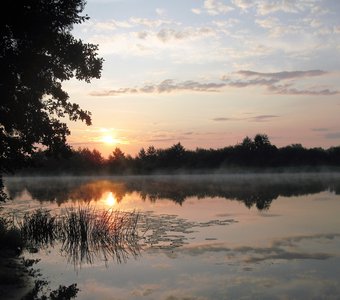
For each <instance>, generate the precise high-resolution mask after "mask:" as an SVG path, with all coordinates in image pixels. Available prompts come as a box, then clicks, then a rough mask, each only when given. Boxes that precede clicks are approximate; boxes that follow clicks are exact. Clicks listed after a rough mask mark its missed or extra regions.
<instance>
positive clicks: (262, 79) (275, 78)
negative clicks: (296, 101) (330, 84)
mask: <svg viewBox="0 0 340 300" xmlns="http://www.w3.org/2000/svg"><path fill="white" fill-rule="evenodd" d="M235 74H236V75H239V76H241V77H243V78H241V79H233V78H232V77H230V76H226V75H225V76H222V78H221V80H222V81H224V82H226V83H227V85H228V86H232V87H238V88H243V87H248V86H264V87H266V88H267V89H268V91H270V92H271V93H274V94H280V95H310V96H318V95H322V96H329V95H335V94H338V93H339V91H336V90H330V89H323V90H318V89H315V88H313V87H311V88H310V89H303V90H300V89H297V88H295V87H294V86H293V83H292V82H289V83H284V81H285V80H292V79H297V78H308V77H315V76H322V75H325V74H328V73H327V72H325V71H322V70H309V71H291V72H287V71H284V72H275V73H261V72H254V71H244V70H243V71H238V72H236V73H235Z"/></svg>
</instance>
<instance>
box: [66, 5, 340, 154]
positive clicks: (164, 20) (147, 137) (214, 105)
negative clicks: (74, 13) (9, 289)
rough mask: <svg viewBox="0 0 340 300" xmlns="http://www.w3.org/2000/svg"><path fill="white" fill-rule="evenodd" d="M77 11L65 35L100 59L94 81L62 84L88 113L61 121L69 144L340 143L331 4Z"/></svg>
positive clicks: (339, 77) (335, 8) (336, 12)
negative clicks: (261, 136)
mask: <svg viewBox="0 0 340 300" xmlns="http://www.w3.org/2000/svg"><path fill="white" fill-rule="evenodd" d="M84 13H85V14H88V16H89V17H90V20H89V21H87V22H85V23H83V24H81V25H78V26H75V28H74V30H73V34H74V35H75V36H76V37H78V38H81V39H82V40H83V41H84V42H91V43H94V44H98V45H99V55H100V56H101V57H103V58H104V60H105V61H104V65H103V72H102V77H101V79H99V80H93V81H92V82H91V83H90V84H87V83H84V82H79V81H76V80H74V81H73V80H72V81H68V82H66V83H65V84H64V88H65V90H66V91H67V92H68V93H69V95H70V98H71V101H72V102H76V103H78V104H80V105H81V107H82V108H83V109H86V110H89V111H91V112H92V118H93V125H92V126H90V127H87V126H86V125H84V124H83V123H81V122H78V123H73V122H69V123H68V124H69V126H70V129H71V136H70V137H69V142H70V144H71V145H73V147H75V148H78V147H89V148H90V149H93V148H96V149H98V150H100V151H101V152H102V153H103V154H104V156H107V155H108V153H110V152H111V151H112V150H113V149H114V148H115V147H119V148H121V149H122V150H123V151H124V152H125V153H129V154H131V155H133V156H134V155H135V154H137V153H138V151H139V149H140V148H142V147H144V148H147V147H148V146H150V145H153V146H155V147H156V148H165V147H170V146H171V145H173V144H175V143H177V142H181V143H182V145H183V146H184V147H185V148H187V149H195V148H196V147H201V148H221V147H224V146H229V145H234V144H236V143H239V142H241V141H242V139H243V138H244V137H245V136H247V135H248V136H250V137H253V136H254V135H255V134H256V133H266V134H268V136H269V138H270V140H271V142H272V143H273V144H275V145H277V146H279V147H281V146H285V145H289V144H292V143H301V144H302V145H303V146H305V147H323V148H328V147H330V146H339V145H340V86H339V84H340V1H338V0H324V1H323V0H319V1H318V0H299V1H297V0H296V1H294V0H291V1H290V0H229V1H221V0H205V1H203V0H171V1H165V0H164V1H160V0H158V1H156V0H88V2H87V5H86V7H85V11H84Z"/></svg>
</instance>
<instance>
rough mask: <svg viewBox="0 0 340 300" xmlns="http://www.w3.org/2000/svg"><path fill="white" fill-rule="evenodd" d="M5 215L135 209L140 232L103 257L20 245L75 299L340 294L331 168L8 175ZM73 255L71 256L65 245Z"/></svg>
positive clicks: (339, 215) (338, 198) (337, 183)
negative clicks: (70, 288)
mask: <svg viewBox="0 0 340 300" xmlns="http://www.w3.org/2000/svg"><path fill="white" fill-rule="evenodd" d="M5 186H6V189H7V193H8V194H9V195H10V197H11V198H12V199H13V200H12V201H8V203H6V205H5V210H6V211H7V212H8V213H9V214H12V215H13V216H15V217H18V216H19V217H20V215H22V214H23V213H24V212H27V211H34V210H36V209H38V208H46V209H48V210H50V211H51V213H52V214H56V215H58V214H62V213H63V211H64V210H65V209H66V208H67V207H71V208H79V207H81V206H87V207H95V208H96V209H99V210H105V211H110V210H111V211H120V212H131V213H138V214H139V216H140V217H139V223H138V226H137V227H138V228H139V230H140V233H139V235H140V236H141V237H142V238H141V239H140V240H139V242H138V243H137V244H135V245H134V246H131V245H130V247H127V248H125V249H121V251H120V252H115V253H114V254H111V255H104V254H103V253H104V252H105V251H103V250H102V249H99V248H100V247H98V246H96V247H93V248H91V249H89V254H90V255H88V256H84V257H79V256H78V257H77V258H75V257H74V256H72V253H66V252H65V249H62V245H61V244H60V243H58V242H56V243H52V244H51V245H49V246H45V247H43V248H41V249H39V251H38V253H29V252H25V253H24V254H23V255H24V256H25V258H30V259H37V258H39V259H41V260H40V261H39V263H37V265H36V267H37V268H39V269H40V272H41V274H42V276H43V278H44V279H46V280H48V281H50V282H51V287H52V288H57V287H58V286H59V285H70V284H72V283H77V285H78V288H79V289H80V291H79V293H78V296H77V299H168V300H170V299H171V300H175V299H340V175H339V174H308V175H303V174H285V175H282V174H281V175H273V174H257V175H223V176H222V175H215V176H188V177H186V176H158V177H151V176H150V177H125V178H119V177H109V178H104V177H102V178H85V177H82V178H72V177H63V178H60V177H58V178H38V177H35V178H6V179H5ZM73 255H74V253H73Z"/></svg>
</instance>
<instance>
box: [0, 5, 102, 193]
mask: <svg viewBox="0 0 340 300" xmlns="http://www.w3.org/2000/svg"><path fill="white" fill-rule="evenodd" d="M84 6H85V0H54V1H50V0H21V1H10V2H8V3H6V9H2V12H1V13H0V17H1V18H0V19H1V20H0V33H1V37H0V69H1V75H0V76H1V77H0V99H1V104H0V187H1V185H2V180H1V174H3V173H8V172H12V171H14V170H15V169H17V168H19V167H21V166H22V165H23V164H24V163H25V161H26V160H27V159H29V158H30V156H31V155H32V154H33V153H34V152H35V151H36V150H37V149H38V148H39V147H40V146H42V147H45V148H46V149H47V151H49V152H51V153H60V152H61V151H63V150H65V149H68V146H67V143H66V137H67V136H68V135H69V134H70V131H69V129H68V127H67V125H66V123H64V122H63V121H62V120H61V118H64V117H66V116H68V117H69V119H70V120H72V121H77V120H81V121H84V122H86V124H87V125H90V124H91V114H90V112H88V111H85V110H82V109H81V108H80V107H79V105H78V104H75V103H72V102H70V101H69V95H68V94H67V92H66V91H64V90H63V89H62V83H63V82H64V81H66V80H70V79H72V78H76V79H77V80H84V81H85V82H90V80H91V79H92V78H100V75H101V70H102V63H103V59H102V58H99V57H98V56H97V50H98V46H97V45H94V44H88V43H83V42H82V41H81V40H80V39H76V38H75V37H74V36H73V35H72V34H71V30H72V28H73V25H75V24H80V23H82V22H84V21H85V20H87V19H89V17H88V16H87V15H85V16H83V15H81V13H82V11H83V9H84Z"/></svg>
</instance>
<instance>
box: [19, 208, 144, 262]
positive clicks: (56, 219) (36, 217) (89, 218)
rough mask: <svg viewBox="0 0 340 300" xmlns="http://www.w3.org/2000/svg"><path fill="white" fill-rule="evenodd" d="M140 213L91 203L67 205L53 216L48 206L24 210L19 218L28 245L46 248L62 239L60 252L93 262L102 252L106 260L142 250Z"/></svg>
mask: <svg viewBox="0 0 340 300" xmlns="http://www.w3.org/2000/svg"><path fill="white" fill-rule="evenodd" d="M138 220H139V213H137V212H134V211H133V212H122V211H113V210H98V209H96V208H94V207H90V206H82V207H72V208H66V209H65V210H64V212H63V213H62V214H61V215H55V216H52V215H51V213H50V212H49V211H47V210H37V211H35V212H34V213H30V214H28V213H27V214H25V215H24V217H23V218H22V220H21V221H20V222H18V224H19V227H20V230H21V234H22V237H23V240H24V241H25V245H27V246H28V247H36V248H38V249H39V248H43V247H46V246H49V245H54V244H55V243H56V242H60V243H61V252H62V253H63V254H64V255H65V256H66V257H67V258H68V260H69V261H72V262H73V264H74V265H80V264H82V263H84V262H86V263H92V262H93V260H94V258H95V257H98V256H100V257H101V258H102V259H104V260H105V261H107V260H108V259H109V258H114V259H115V260H116V261H117V262H122V261H126V259H127V258H128V257H129V256H130V255H132V256H133V257H136V256H138V255H139V253H140V246H139V240H140V237H139V235H138Z"/></svg>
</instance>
